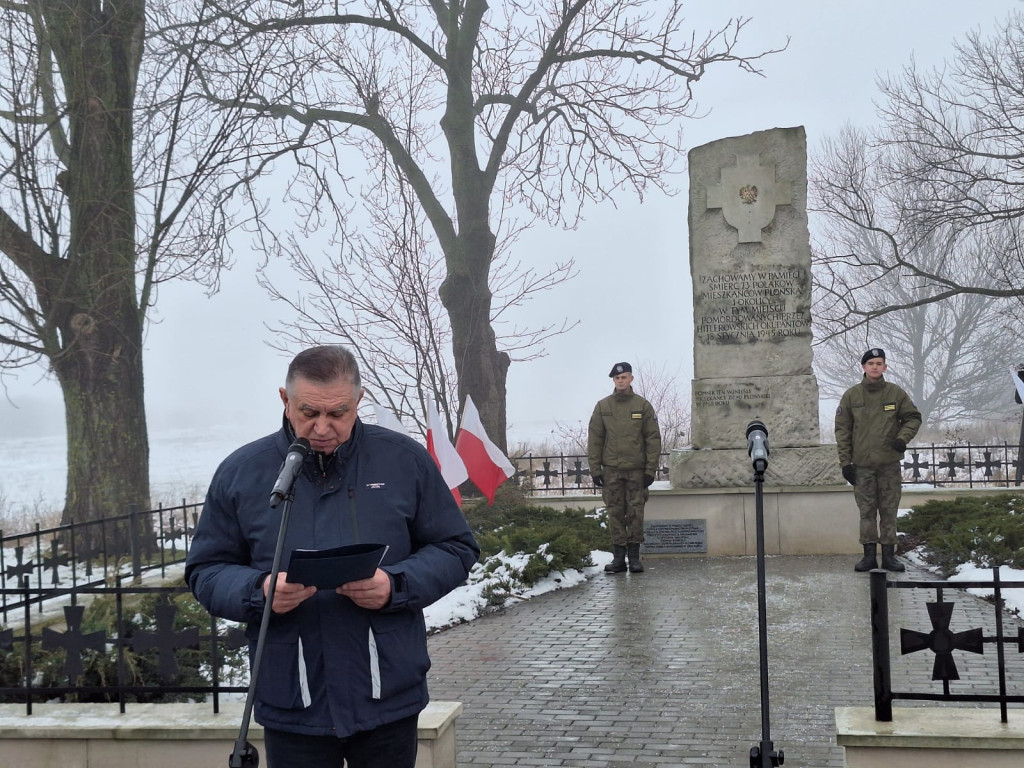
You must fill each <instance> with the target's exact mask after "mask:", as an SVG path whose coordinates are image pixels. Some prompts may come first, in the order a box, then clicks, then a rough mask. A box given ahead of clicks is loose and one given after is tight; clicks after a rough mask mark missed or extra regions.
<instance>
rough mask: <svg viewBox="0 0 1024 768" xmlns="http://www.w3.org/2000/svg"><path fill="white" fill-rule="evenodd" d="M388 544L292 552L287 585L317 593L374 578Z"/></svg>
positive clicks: (296, 550)
mask: <svg viewBox="0 0 1024 768" xmlns="http://www.w3.org/2000/svg"><path fill="white" fill-rule="evenodd" d="M387 551H388V546H387V544H349V545H348V546H344V547H334V548H333V549H293V550H292V555H291V560H290V562H289V563H288V578H287V581H290V582H293V583H295V584H303V585H305V586H307V587H316V588H317V589H334V588H335V587H340V586H341V585H342V584H347V583H348V582H350V581H360V580H361V579H368V578H370V577H371V576H373V574H374V573H376V571H377V567H378V566H379V565H380V563H381V560H383V559H384V555H385V554H386V553H387Z"/></svg>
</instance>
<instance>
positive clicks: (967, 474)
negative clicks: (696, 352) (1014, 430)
mask: <svg viewBox="0 0 1024 768" xmlns="http://www.w3.org/2000/svg"><path fill="white" fill-rule="evenodd" d="M837 460H838V458H837ZM1021 461H1022V459H1021V455H1020V450H1019V446H1016V445H1010V444H1009V443H1002V444H993V445H972V444H971V443H965V444H963V445H941V446H940V445H935V444H934V443H932V444H930V445H912V446H910V447H908V448H907V453H906V458H905V460H904V462H903V482H904V484H907V485H911V484H918V483H920V484H924V485H934V486H937V487H951V488H956V487H962V488H974V487H1000V486H1006V487H1009V486H1011V485H1017V486H1019V485H1020V484H1021V468H1022V464H1021ZM512 463H513V464H514V465H515V467H516V474H515V478H516V481H517V482H518V483H519V484H520V486H522V487H523V488H524V489H525V490H526V492H527V493H529V494H530V495H532V496H570V495H575V494H584V493H586V494H594V493H597V492H598V489H597V488H595V487H594V481H593V480H592V479H591V477H590V467H589V465H588V463H587V457H586V456H580V455H569V454H558V455H552V456H534V455H533V454H526V455H525V456H517V457H513V458H512ZM669 465H670V455H669V454H668V453H662V454H661V462H660V465H659V467H658V472H657V475H656V476H655V478H654V479H655V480H668V479H669Z"/></svg>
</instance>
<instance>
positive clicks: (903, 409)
mask: <svg viewBox="0 0 1024 768" xmlns="http://www.w3.org/2000/svg"><path fill="white" fill-rule="evenodd" d="M920 428H921V412H920V411H919V410H918V409H917V406H916V405H914V403H913V401H912V400H911V399H910V395H908V394H907V393H906V392H904V391H903V390H902V389H900V388H899V387H897V386H896V385H895V384H890V383H889V382H888V381H886V380H885V378H884V377H883V378H881V379H879V380H878V381H877V382H869V381H868V380H867V377H864V379H863V380H862V381H861V382H860V384H857V385H855V386H852V387H850V388H849V389H848V390H846V392H845V393H844V394H843V398H842V400H840V401H839V408H838V409H837V410H836V446H837V448H838V450H839V464H840V465H841V466H846V465H847V464H854V465H856V466H858V467H877V466H882V465H885V464H892V463H894V462H898V461H901V460H902V459H903V453H902V452H901V451H897V450H896V449H895V448H893V447H892V441H893V440H895V439H896V438H900V439H901V440H903V441H904V442H907V443H909V442H910V441H911V440H913V439H914V436H915V435H916V434H917V430H918V429H920Z"/></svg>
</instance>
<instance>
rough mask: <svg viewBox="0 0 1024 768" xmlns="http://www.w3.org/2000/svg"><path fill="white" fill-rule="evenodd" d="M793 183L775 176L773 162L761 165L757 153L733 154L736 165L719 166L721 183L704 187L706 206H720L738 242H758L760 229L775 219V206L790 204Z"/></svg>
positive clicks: (709, 208)
mask: <svg viewBox="0 0 1024 768" xmlns="http://www.w3.org/2000/svg"><path fill="white" fill-rule="evenodd" d="M792 203H793V186H792V184H790V182H788V181H776V180H775V166H774V165H761V159H760V155H758V154H757V153H756V152H745V153H742V154H739V155H736V165H735V166H733V167H730V168H723V169H722V183H721V184H716V185H715V186H710V185H709V186H708V188H707V208H708V210H711V209H712V208H721V209H722V215H723V216H725V220H726V221H727V222H728V223H729V224H731V225H732V226H733V227H735V228H736V230H737V231H738V232H739V241H740V242H741V243H760V242H761V230H763V229H764V228H765V227H767V226H768V225H769V224H771V223H772V221H773V220H774V219H775V207H776V206H779V205H792Z"/></svg>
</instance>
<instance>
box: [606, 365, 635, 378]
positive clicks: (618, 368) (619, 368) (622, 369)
mask: <svg viewBox="0 0 1024 768" xmlns="http://www.w3.org/2000/svg"><path fill="white" fill-rule="evenodd" d="M632 372H633V366H632V365H630V364H629V363H616V364H615V365H613V366H612V372H611V373H609V374H608V377H609V378H612V379H614V378H615V377H616V376H618V375H619V374H620V373H632Z"/></svg>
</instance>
